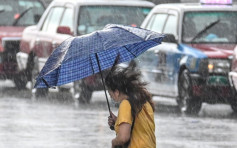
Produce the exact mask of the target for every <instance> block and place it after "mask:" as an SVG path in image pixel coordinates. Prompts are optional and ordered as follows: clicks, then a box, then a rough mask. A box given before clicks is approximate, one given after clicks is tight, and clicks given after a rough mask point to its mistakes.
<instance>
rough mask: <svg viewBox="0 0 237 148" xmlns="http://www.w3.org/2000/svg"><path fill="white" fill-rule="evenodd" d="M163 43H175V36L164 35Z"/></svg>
mask: <svg viewBox="0 0 237 148" xmlns="http://www.w3.org/2000/svg"><path fill="white" fill-rule="evenodd" d="M163 42H169V43H177V40H176V39H175V36H174V35H173V34H165V37H164V38H163Z"/></svg>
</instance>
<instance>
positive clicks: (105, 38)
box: [35, 24, 164, 88]
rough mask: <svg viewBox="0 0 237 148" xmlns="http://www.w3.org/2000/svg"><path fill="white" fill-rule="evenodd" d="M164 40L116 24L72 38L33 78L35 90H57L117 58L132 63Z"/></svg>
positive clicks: (154, 33) (161, 37)
mask: <svg viewBox="0 0 237 148" xmlns="http://www.w3.org/2000/svg"><path fill="white" fill-rule="evenodd" d="M163 37H164V35H162V34H159V33H156V32H152V31H150V30H146V29H142V28H137V27H130V26H124V25H115V24H109V25H107V26H106V27H105V28H104V29H103V30H100V31H96V32H93V33H91V34H87V35H83V36H78V37H71V38H69V39H67V40H65V41H64V42H63V43H62V44H60V45H59V46H58V47H57V48H56V49H55V50H54V52H53V53H52V54H51V55H50V57H49V58H48V60H47V62H46V63H45V65H44V67H43V69H42V70H41V71H40V73H39V76H38V77H37V78H36V84H35V88H44V87H54V86H60V85H63V84H67V83H70V82H74V81H76V80H80V79H82V78H85V77H88V76H90V75H93V74H95V73H98V72H100V71H103V70H105V69H108V68H110V67H112V66H113V64H114V61H115V59H116V57H117V55H120V59H119V63H122V62H128V61H131V60H132V59H134V58H136V57H137V56H139V55H140V54H142V53H143V52H145V51H146V50H147V49H149V48H151V47H154V46H156V45H159V44H160V43H161V41H162V39H163ZM119 63H118V64H119ZM102 80H103V79H102Z"/></svg>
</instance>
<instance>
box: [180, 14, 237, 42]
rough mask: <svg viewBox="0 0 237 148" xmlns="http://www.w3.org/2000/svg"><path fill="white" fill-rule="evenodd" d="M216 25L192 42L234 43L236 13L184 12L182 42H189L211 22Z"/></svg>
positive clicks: (235, 39) (236, 24) (236, 39)
mask: <svg viewBox="0 0 237 148" xmlns="http://www.w3.org/2000/svg"><path fill="white" fill-rule="evenodd" d="M216 21H217V23H216V24H215V25H214V26H212V27H211V28H209V29H207V30H205V32H203V33H202V34H201V35H200V36H199V37H197V38H196V39H195V40H194V41H193V42H202V43H212V42H213V43H214V42H215V43H236V41H237V37H236V33H233V30H237V12H231V11H229V12H224V11H220V12H218V11H217V12H214V11H212V12H200V11H197V12H186V13H185V14H184V19H183V27H182V40H183V42H186V43H188V42H190V41H191V40H192V39H193V38H194V37H195V36H196V35H197V34H198V33H199V32H202V30H203V29H204V28H205V27H207V26H208V25H210V24H211V23H213V22H216Z"/></svg>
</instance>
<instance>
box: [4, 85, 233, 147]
mask: <svg viewBox="0 0 237 148" xmlns="http://www.w3.org/2000/svg"><path fill="white" fill-rule="evenodd" d="M68 98H70V95H69V93H68V94H67V93H64V94H57V93H51V94H50V100H39V101H35V102H33V101H31V99H30V92H29V90H22V91H18V90H16V89H15V87H14V84H13V83H11V82H10V81H0V148H56V147H57V148H93V147H97V148H105V147H110V141H111V139H112V138H113V137H114V132H113V131H111V130H110V129H109V128H108V126H107V116H108V110H107V106H106V102H105V100H104V94H103V92H96V93H94V94H93V98H92V102H91V104H90V105H84V106H79V107H78V108H76V107H75V106H74V104H73V101H72V100H70V99H69V100H68ZM154 100H155V103H156V108H157V110H156V113H155V122H156V137H157V148H236V147H237V132H236V131H237V115H235V114H234V113H233V112H232V110H231V108H230V107H229V105H223V104H217V105H209V104H203V107H202V110H201V111H200V113H199V115H198V116H184V115H182V114H180V113H179V112H178V111H177V108H176V106H175V105H176V104H175V102H174V101H169V100H168V99H165V98H158V97H154ZM111 106H112V110H113V111H114V112H116V111H117V107H116V106H115V105H114V104H113V103H112V104H111Z"/></svg>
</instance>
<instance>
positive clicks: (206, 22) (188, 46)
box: [137, 3, 237, 114]
mask: <svg viewBox="0 0 237 148" xmlns="http://www.w3.org/2000/svg"><path fill="white" fill-rule="evenodd" d="M141 27H143V28H146V29H150V30H153V31H157V32H159V33H164V34H167V37H166V39H165V40H164V42H163V43H162V45H159V46H157V47H154V48H152V49H150V50H149V51H148V52H146V53H145V54H143V55H142V56H140V57H139V58H138V59H137V61H142V62H137V64H138V67H139V68H141V70H142V73H143V76H144V80H145V81H148V82H149V85H148V89H149V91H151V92H152V94H153V95H157V96H166V97H170V98H175V99H176V101H177V103H178V106H179V108H180V110H181V111H182V112H185V113H187V114H196V113H198V112H199V110H200V109H201V105H202V102H207V103H230V104H231V106H232V108H233V110H234V111H235V112H237V106H236V103H234V104H233V101H231V100H233V99H234V97H235V96H234V95H233V94H232V93H231V91H230V90H231V89H230V84H229V82H228V73H229V71H230V65H231V59H230V58H231V56H232V54H233V51H234V48H236V41H237V36H236V30H237V6H236V5H231V4H228V5H223V4H222V5H213V4H212V5H208V4H199V3H192V4H186V3H182V4H161V5H157V6H156V7H154V8H153V10H152V11H151V12H150V14H149V15H148V16H147V17H146V19H145V20H144V22H143V23H142V25H141Z"/></svg>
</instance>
